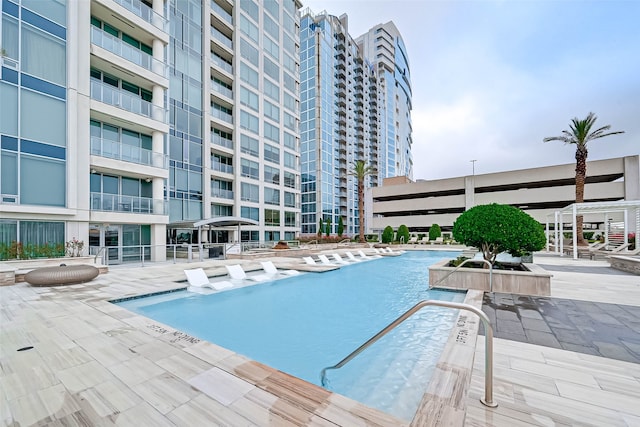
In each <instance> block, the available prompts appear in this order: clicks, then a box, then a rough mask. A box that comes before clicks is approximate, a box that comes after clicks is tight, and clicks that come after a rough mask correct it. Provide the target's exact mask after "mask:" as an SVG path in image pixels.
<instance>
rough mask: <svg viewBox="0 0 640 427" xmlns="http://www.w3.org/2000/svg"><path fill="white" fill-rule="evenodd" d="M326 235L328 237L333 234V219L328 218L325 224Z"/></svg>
mask: <svg viewBox="0 0 640 427" xmlns="http://www.w3.org/2000/svg"><path fill="white" fill-rule="evenodd" d="M325 234H326V236H327V237H329V235H330V234H331V217H329V218H327V222H326V223H325Z"/></svg>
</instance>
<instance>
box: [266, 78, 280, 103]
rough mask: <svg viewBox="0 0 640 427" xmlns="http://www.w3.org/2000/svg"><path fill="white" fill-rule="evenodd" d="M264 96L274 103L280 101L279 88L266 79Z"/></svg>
mask: <svg viewBox="0 0 640 427" xmlns="http://www.w3.org/2000/svg"><path fill="white" fill-rule="evenodd" d="M264 94H265V95H266V96H268V97H269V98H271V99H273V100H274V101H276V102H278V101H280V88H279V87H278V85H276V84H273V83H271V81H270V80H269V79H267V78H265V79H264Z"/></svg>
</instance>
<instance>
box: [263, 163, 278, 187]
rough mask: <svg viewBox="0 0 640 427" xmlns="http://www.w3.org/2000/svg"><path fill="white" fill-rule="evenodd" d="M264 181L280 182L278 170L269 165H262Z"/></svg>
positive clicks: (270, 182)
mask: <svg viewBox="0 0 640 427" xmlns="http://www.w3.org/2000/svg"><path fill="white" fill-rule="evenodd" d="M264 182H266V183H269V184H280V170H279V169H277V168H274V167H272V166H269V165H264Z"/></svg>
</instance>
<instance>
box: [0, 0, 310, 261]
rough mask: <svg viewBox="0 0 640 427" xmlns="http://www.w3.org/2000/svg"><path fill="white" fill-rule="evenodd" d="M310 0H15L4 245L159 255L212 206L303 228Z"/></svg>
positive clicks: (4, 105) (7, 68)
mask: <svg viewBox="0 0 640 427" xmlns="http://www.w3.org/2000/svg"><path fill="white" fill-rule="evenodd" d="M300 6H301V5H300V3H298V2H295V1H294V0H286V1H281V2H279V3H278V2H276V1H264V2H254V1H253V0H243V1H241V2H235V3H234V2H231V1H227V0H213V1H210V2H209V1H202V0H169V1H164V0H126V1H125V0H90V1H77V0H66V1H65V0H47V1H33V0H5V1H3V2H2V39H1V40H2V71H1V75H0V95H1V96H0V102H1V110H2V115H1V116H2V119H1V122H0V141H1V145H0V156H1V171H0V172H1V173H0V194H1V198H0V218H1V219H0V244H3V245H5V246H4V247H6V246H7V245H10V244H11V242H20V243H22V244H23V245H29V246H30V247H35V246H38V247H43V246H46V245H60V244H64V242H66V241H69V240H72V239H73V238H76V239H78V240H81V241H83V242H85V247H86V246H88V252H89V253H97V252H99V251H101V250H102V251H105V252H106V254H107V257H108V259H109V262H110V263H118V262H127V261H139V260H140V259H141V258H143V257H144V259H151V260H162V259H164V258H165V253H166V252H165V244H166V242H167V240H171V239H172V237H175V234H176V233H175V231H176V230H177V229H176V227H177V225H176V224H187V223H188V222H189V221H191V222H193V221H197V220H201V219H204V218H209V217H212V216H214V217H215V216H243V217H247V218H251V219H256V220H258V221H259V224H260V225H259V226H255V227H253V228H252V229H248V230H247V235H246V236H243V237H244V238H243V240H255V241H265V240H266V241H270V240H279V239H287V238H293V237H294V236H295V234H296V232H297V231H298V230H299V216H300V208H299V200H300V190H299V189H300V174H299V148H298V146H299V141H298V120H299V96H298V93H299V87H298V86H299V77H298V75H299V60H298V47H299V36H298V33H299V13H298V9H299V7H300ZM234 233H235V231H234V230H228V231H227V230H223V231H221V232H218V233H216V235H215V236H212V235H206V236H195V238H194V236H193V235H191V236H190V239H191V240H192V241H199V240H204V241H210V240H212V239H213V238H215V239H216V240H219V241H231V240H237V239H238V238H239V237H240V236H235V235H234ZM84 253H85V254H86V253H87V249H86V248H85V252H84Z"/></svg>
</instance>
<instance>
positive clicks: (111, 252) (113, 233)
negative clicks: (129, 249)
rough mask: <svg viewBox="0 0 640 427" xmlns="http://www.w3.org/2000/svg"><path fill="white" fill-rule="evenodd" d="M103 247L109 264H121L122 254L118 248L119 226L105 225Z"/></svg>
mask: <svg viewBox="0 0 640 427" xmlns="http://www.w3.org/2000/svg"><path fill="white" fill-rule="evenodd" d="M103 230H104V246H106V248H107V257H108V259H109V264H119V263H121V262H122V252H121V248H120V226H119V225H107V226H105V227H104V229H103Z"/></svg>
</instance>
